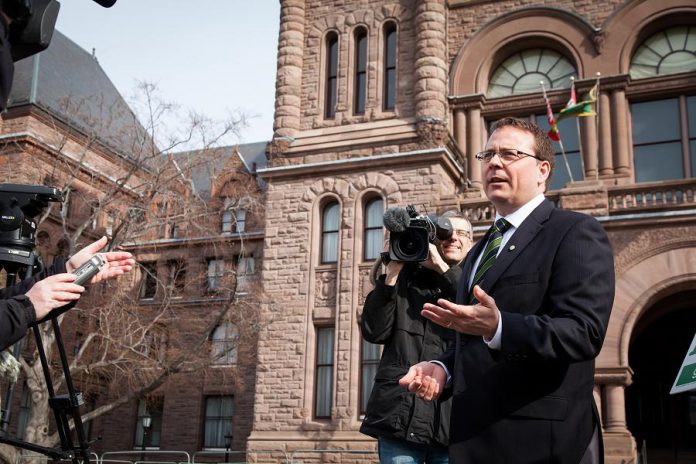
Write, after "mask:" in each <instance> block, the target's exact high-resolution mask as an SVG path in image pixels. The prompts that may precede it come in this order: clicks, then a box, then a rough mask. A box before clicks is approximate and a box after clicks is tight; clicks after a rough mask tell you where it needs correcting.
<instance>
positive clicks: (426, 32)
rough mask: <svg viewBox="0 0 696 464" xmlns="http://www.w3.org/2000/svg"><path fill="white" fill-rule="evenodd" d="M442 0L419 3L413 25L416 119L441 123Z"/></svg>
mask: <svg viewBox="0 0 696 464" xmlns="http://www.w3.org/2000/svg"><path fill="white" fill-rule="evenodd" d="M445 13H446V6H445V0H420V1H419V2H418V6H417V7H416V13H415V18H414V24H415V29H416V50H415V57H414V59H415V62H414V82H415V98H416V117H417V118H418V119H419V120H428V121H433V122H440V123H444V121H445V119H446V118H447V40H446V39H447V38H446V36H445V32H446V31H445V29H446V24H447V20H446V17H445Z"/></svg>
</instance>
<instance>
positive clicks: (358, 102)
mask: <svg viewBox="0 0 696 464" xmlns="http://www.w3.org/2000/svg"><path fill="white" fill-rule="evenodd" d="M366 84H367V76H366V74H365V73H364V72H361V73H359V74H358V75H356V76H355V112H356V113H358V114H362V113H364V112H365V87H366Z"/></svg>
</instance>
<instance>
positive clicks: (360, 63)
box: [353, 27, 367, 114]
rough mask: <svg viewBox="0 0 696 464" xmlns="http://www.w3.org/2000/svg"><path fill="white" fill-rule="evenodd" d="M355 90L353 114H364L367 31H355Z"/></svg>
mask: <svg viewBox="0 0 696 464" xmlns="http://www.w3.org/2000/svg"><path fill="white" fill-rule="evenodd" d="M354 84H355V88H354V91H353V113H355V114H364V113H365V100H366V97H367V30H366V29H365V28H364V27H359V28H358V29H356V30H355V83H354Z"/></svg>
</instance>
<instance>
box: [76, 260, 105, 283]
mask: <svg viewBox="0 0 696 464" xmlns="http://www.w3.org/2000/svg"><path fill="white" fill-rule="evenodd" d="M104 266H106V260H105V259H104V258H102V257H101V256H100V255H98V254H96V255H94V256H92V257H91V258H90V259H88V260H87V261H86V262H85V263H84V264H83V265H82V266H80V267H78V268H77V269H75V270H74V271H73V274H75V275H76V276H77V278H76V279H75V280H74V282H73V283H76V284H77V285H84V284H86V283H87V282H89V280H90V279H91V278H92V277H94V276H95V275H96V274H97V273H98V272H99V271H100V270H102V269H103V268H104Z"/></svg>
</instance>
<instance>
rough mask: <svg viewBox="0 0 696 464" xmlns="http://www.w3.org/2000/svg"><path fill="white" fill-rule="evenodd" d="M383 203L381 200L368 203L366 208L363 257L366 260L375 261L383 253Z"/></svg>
mask: <svg viewBox="0 0 696 464" xmlns="http://www.w3.org/2000/svg"><path fill="white" fill-rule="evenodd" d="M383 204H384V203H383V201H382V199H381V198H378V199H375V200H372V201H370V203H368V205H367V207H366V208H365V234H364V237H365V250H364V253H363V257H364V258H365V259H366V260H370V259H375V258H377V257H378V256H379V254H380V252H381V251H382V240H383V236H384V233H383V230H382V215H383V212H384V207H383Z"/></svg>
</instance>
